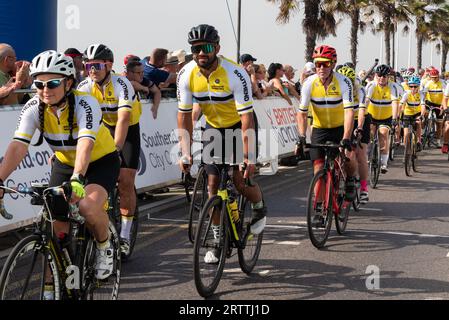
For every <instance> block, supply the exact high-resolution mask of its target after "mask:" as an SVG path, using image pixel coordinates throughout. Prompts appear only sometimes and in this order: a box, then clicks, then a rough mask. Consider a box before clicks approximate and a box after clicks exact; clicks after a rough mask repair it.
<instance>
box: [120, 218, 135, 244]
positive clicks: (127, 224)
mask: <svg viewBox="0 0 449 320" xmlns="http://www.w3.org/2000/svg"><path fill="white" fill-rule="evenodd" d="M133 220H134V216H122V230H121V231H120V238H125V239H127V240H129V234H130V232H131V227H132V225H133Z"/></svg>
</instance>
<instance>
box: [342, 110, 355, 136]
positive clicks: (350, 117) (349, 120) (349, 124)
mask: <svg viewBox="0 0 449 320" xmlns="http://www.w3.org/2000/svg"><path fill="white" fill-rule="evenodd" d="M353 126H354V109H352V108H349V109H345V124H344V133H343V139H351V136H352V132H353V131H354V130H353Z"/></svg>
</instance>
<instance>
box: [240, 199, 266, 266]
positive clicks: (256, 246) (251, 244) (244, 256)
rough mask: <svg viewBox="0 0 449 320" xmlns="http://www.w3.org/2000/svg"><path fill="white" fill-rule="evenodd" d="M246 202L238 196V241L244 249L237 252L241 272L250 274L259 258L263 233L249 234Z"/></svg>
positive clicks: (248, 213) (247, 205) (249, 209)
mask: <svg viewBox="0 0 449 320" xmlns="http://www.w3.org/2000/svg"><path fill="white" fill-rule="evenodd" d="M250 207H251V206H250V204H249V202H248V200H246V198H245V197H243V196H240V200H239V211H240V222H239V227H238V229H239V230H240V232H239V236H240V239H243V242H244V247H243V248H239V249H238V250H237V253H238V257H239V265H240V268H241V269H242V271H243V272H245V273H246V274H250V273H251V272H252V271H253V269H254V267H255V266H256V263H257V259H258V258H259V254H260V249H261V248H262V239H263V232H261V233H259V234H252V233H251V232H250V224H251V208H250Z"/></svg>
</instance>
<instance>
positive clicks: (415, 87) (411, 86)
mask: <svg viewBox="0 0 449 320" xmlns="http://www.w3.org/2000/svg"><path fill="white" fill-rule="evenodd" d="M408 87H409V88H419V86H408Z"/></svg>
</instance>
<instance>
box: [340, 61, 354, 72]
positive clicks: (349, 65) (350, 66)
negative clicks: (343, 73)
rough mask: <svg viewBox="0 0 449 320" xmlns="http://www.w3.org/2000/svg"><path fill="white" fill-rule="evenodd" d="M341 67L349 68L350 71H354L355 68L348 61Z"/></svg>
mask: <svg viewBox="0 0 449 320" xmlns="http://www.w3.org/2000/svg"><path fill="white" fill-rule="evenodd" d="M343 66H345V67H349V68H351V69H354V70H355V66H354V64H353V63H352V62H350V61H348V62H345V63H344V64H343Z"/></svg>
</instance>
